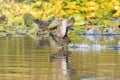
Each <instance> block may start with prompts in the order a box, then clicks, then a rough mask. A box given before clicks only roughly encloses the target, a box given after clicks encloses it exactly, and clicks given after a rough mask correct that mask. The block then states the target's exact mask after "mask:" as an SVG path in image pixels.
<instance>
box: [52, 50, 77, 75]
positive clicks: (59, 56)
mask: <svg viewBox="0 0 120 80" xmlns="http://www.w3.org/2000/svg"><path fill="white" fill-rule="evenodd" d="M70 54H71V52H70V51H68V49H64V48H62V49H59V50H58V51H57V52H56V53H55V54H52V55H51V56H50V61H51V62H57V64H58V67H59V68H58V69H59V70H58V71H60V73H61V74H62V75H63V76H64V77H74V76H75V70H74V69H73V67H72V66H71V65H70V60H69V59H70Z"/></svg>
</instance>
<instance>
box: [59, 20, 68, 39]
mask: <svg viewBox="0 0 120 80" xmlns="http://www.w3.org/2000/svg"><path fill="white" fill-rule="evenodd" d="M66 27H67V19H63V20H62V21H61V24H60V25H59V26H58V28H57V36H58V37H64V35H65V34H66Z"/></svg>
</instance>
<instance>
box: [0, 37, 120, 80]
mask: <svg viewBox="0 0 120 80" xmlns="http://www.w3.org/2000/svg"><path fill="white" fill-rule="evenodd" d="M80 37H81V36H80ZM81 38H82V40H81V41H77V42H74V43H71V44H72V45H75V46H74V47H68V48H69V49H62V48H61V47H58V45H57V44H56V43H55V44H53V42H52V41H51V40H49V39H41V40H39V41H38V40H34V39H32V38H31V37H28V36H26V37H11V38H10V37H6V38H1V39H0V80H120V74H119V73H120V50H119V49H117V50H116V49H109V48H107V47H109V46H110V47H114V46H117V45H118V42H119V38H118V37H114V39H113V40H112V41H111V40H110V39H109V36H107V37H106V36H104V37H102V36H99V37H96V36H95V37H94V39H97V40H96V41H94V40H91V39H90V38H88V37H87V38H86V36H85V37H83V36H82V37H81ZM76 45H78V46H79V47H76ZM85 45H86V46H87V48H86V47H84V46H85ZM93 45H94V47H93ZM103 46H104V48H103ZM100 47H102V48H100Z"/></svg>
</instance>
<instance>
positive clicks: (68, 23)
mask: <svg viewBox="0 0 120 80" xmlns="http://www.w3.org/2000/svg"><path fill="white" fill-rule="evenodd" d="M74 23H75V19H74V18H73V17H72V18H71V19H70V20H69V21H68V22H67V27H66V33H65V35H64V37H67V36H68V31H69V29H70V28H71V27H73V24H74Z"/></svg>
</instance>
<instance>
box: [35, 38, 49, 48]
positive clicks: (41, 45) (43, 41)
mask: <svg viewBox="0 0 120 80" xmlns="http://www.w3.org/2000/svg"><path fill="white" fill-rule="evenodd" d="M44 47H50V41H49V39H48V38H45V37H43V36H40V38H39V40H38V41H37V44H36V48H44Z"/></svg>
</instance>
